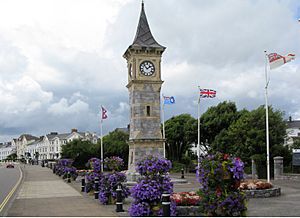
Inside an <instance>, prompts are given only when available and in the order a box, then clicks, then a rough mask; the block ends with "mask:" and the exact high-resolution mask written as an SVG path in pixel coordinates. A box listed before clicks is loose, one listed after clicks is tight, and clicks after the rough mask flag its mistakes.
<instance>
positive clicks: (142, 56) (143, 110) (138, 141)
mask: <svg viewBox="0 0 300 218" xmlns="http://www.w3.org/2000/svg"><path fill="white" fill-rule="evenodd" d="M165 49H166V48H165V47H164V46H161V45H160V44H159V43H157V42H156V40H155V39H154V37H153V35H152V33H151V31H150V27H149V24H148V21H147V18H146V14H145V10H144V3H142V9H141V13H140V19H139V23H138V27H137V32H136V35H135V38H134V41H133V43H132V44H131V45H130V46H129V47H128V48H127V50H126V51H125V53H124V55H123V57H124V58H125V59H126V60H127V66H128V84H127V86H126V87H127V88H128V91H129V105H130V133H129V160H128V173H127V177H128V180H129V181H130V180H131V181H133V180H135V176H136V175H137V173H136V170H135V164H136V162H137V161H139V160H141V159H142V158H143V157H145V156H147V155H154V156H161V157H163V138H162V134H161V128H160V127H161V119H160V114H161V113H160V109H161V106H160V103H161V101H160V96H161V95H160V90H161V86H162V83H163V81H162V80H161V67H160V65H161V56H162V53H163V52H164V50H165Z"/></svg>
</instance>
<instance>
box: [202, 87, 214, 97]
mask: <svg viewBox="0 0 300 218" xmlns="http://www.w3.org/2000/svg"><path fill="white" fill-rule="evenodd" d="M216 94H217V91H215V90H212V89H200V98H214V97H216Z"/></svg>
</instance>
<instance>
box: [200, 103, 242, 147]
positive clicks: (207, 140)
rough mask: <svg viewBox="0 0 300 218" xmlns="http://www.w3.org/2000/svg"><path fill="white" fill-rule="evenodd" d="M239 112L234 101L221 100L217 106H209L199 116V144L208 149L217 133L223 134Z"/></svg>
mask: <svg viewBox="0 0 300 218" xmlns="http://www.w3.org/2000/svg"><path fill="white" fill-rule="evenodd" d="M239 116H240V113H238V112H237V108H236V105H235V103H234V102H227V101H224V102H221V103H219V104H218V105H217V106H214V107H210V108H208V110H207V111H206V112H205V113H203V114H202V116H201V118H200V123H201V125H200V127H201V131H200V133H201V136H200V140H201V144H202V143H203V145H204V146H206V149H207V150H209V149H210V148H209V147H210V146H211V145H212V144H213V142H214V141H215V138H216V137H217V136H218V135H219V134H224V131H225V130H227V129H228V127H229V126H230V125H231V124H232V123H233V122H234V121H236V120H237V119H238V117H239Z"/></svg>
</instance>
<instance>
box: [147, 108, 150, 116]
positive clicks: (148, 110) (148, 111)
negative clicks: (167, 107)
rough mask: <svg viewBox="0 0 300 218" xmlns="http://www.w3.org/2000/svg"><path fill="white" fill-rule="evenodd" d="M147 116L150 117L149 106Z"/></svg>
mask: <svg viewBox="0 0 300 218" xmlns="http://www.w3.org/2000/svg"><path fill="white" fill-rule="evenodd" d="M147 116H148V117H150V106H147Z"/></svg>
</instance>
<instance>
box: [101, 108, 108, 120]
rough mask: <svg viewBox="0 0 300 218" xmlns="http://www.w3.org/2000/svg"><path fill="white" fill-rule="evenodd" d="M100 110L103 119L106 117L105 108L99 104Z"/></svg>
mask: <svg viewBox="0 0 300 218" xmlns="http://www.w3.org/2000/svg"><path fill="white" fill-rule="evenodd" d="M101 111H102V117H101V118H102V120H105V119H107V114H106V113H107V110H106V109H105V108H104V107H102V106H101Z"/></svg>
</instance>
